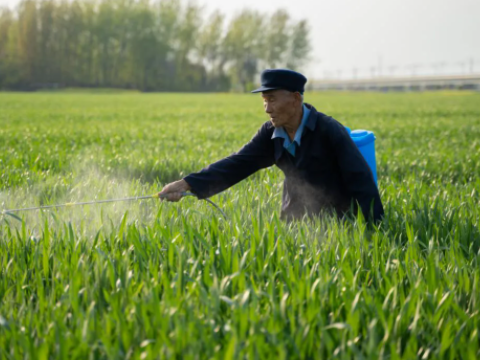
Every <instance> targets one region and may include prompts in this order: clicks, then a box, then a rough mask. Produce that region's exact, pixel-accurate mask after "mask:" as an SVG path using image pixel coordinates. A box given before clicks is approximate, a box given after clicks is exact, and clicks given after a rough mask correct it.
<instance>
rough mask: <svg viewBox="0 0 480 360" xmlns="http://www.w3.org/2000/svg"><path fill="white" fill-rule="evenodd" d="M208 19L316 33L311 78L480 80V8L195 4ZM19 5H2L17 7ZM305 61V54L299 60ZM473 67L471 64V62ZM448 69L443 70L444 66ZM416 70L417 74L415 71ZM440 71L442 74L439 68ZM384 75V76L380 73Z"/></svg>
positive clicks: (467, 1) (384, 2)
mask: <svg viewBox="0 0 480 360" xmlns="http://www.w3.org/2000/svg"><path fill="white" fill-rule="evenodd" d="M197 2H198V3H199V4H203V5H205V7H206V12H207V13H209V12H211V11H213V10H215V9H219V10H221V11H222V12H223V13H225V14H226V15H227V16H231V15H232V14H234V13H235V12H237V11H239V10H241V9H243V8H249V9H257V10H260V11H263V12H270V13H271V12H273V11H275V10H276V9H278V8H284V9H286V10H287V11H288V12H289V13H290V14H291V16H292V17H293V18H294V19H296V20H299V19H302V18H306V19H307V20H308V21H309V24H310V26H311V40H312V45H313V49H314V51H313V54H312V58H313V59H312V61H311V63H310V65H309V66H308V67H307V68H306V69H304V73H305V75H307V77H309V78H323V77H325V76H328V77H342V78H347V77H352V76H353V73H354V72H353V71H354V70H353V69H354V68H357V69H358V70H357V76H359V77H365V76H370V75H371V71H372V70H371V68H372V67H376V68H377V69H378V68H379V65H381V69H382V71H381V74H383V75H388V74H390V73H391V72H392V69H391V68H390V66H397V68H396V69H394V70H393V71H394V72H393V73H394V74H395V75H400V74H412V73H413V71H415V73H416V74H430V73H433V72H436V73H469V72H470V71H471V69H472V68H473V70H474V72H476V73H478V72H480V0H273V1H271V0H241V1H236V0H235V1H234V0H197ZM16 3H18V0H0V5H9V6H14V5H15V4H16ZM300 56H301V54H300ZM472 60H473V61H472ZM441 63H444V64H443V65H439V64H441ZM412 64H416V65H417V68H416V69H415V70H412ZM435 64H437V65H436V67H435ZM375 71H378V70H375Z"/></svg>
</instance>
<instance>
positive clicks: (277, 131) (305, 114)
mask: <svg viewBox="0 0 480 360" xmlns="http://www.w3.org/2000/svg"><path fill="white" fill-rule="evenodd" d="M310 111H311V110H310V109H309V108H308V107H306V106H305V104H303V116H302V121H301V122H300V126H299V127H298V129H297V132H296V133H295V138H294V139H293V141H294V142H296V143H297V144H298V145H299V146H300V143H301V140H302V134H303V128H304V127H305V125H306V124H307V121H308V117H309V115H310ZM277 137H281V138H284V139H285V141H287V142H288V143H290V138H289V137H288V134H287V132H286V131H285V129H284V128H283V127H281V128H275V130H274V131H273V134H272V139H275V138H277Z"/></svg>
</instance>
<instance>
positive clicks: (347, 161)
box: [159, 69, 383, 221]
mask: <svg viewBox="0 0 480 360" xmlns="http://www.w3.org/2000/svg"><path fill="white" fill-rule="evenodd" d="M306 82H307V79H306V78H305V77H304V76H303V75H302V74H300V73H298V72H295V71H291V70H286V69H271V70H265V71H264V72H263V73H262V75H261V85H262V86H261V87H260V88H258V89H256V90H254V91H252V92H253V93H257V92H261V93H262V98H263V105H264V107H265V112H266V113H267V114H268V115H269V117H270V120H269V121H267V122H266V123H264V124H263V125H262V127H261V128H260V129H259V130H258V132H257V134H256V135H255V136H254V137H253V138H252V139H251V140H250V142H248V143H247V144H246V145H245V146H244V147H242V148H241V149H240V151H239V152H237V153H234V154H232V155H230V156H228V157H226V158H224V159H222V160H220V161H217V162H215V163H213V164H211V165H210V166H207V167H206V168H205V169H203V170H201V171H200V172H197V173H192V174H190V175H188V176H186V177H185V178H183V179H182V180H179V181H175V182H173V183H171V184H168V185H166V186H165V187H164V188H163V190H162V191H161V192H160V193H159V196H160V195H162V197H163V198H165V199H167V200H169V201H178V200H180V198H181V197H182V194H181V193H182V192H185V191H190V190H191V191H192V192H193V193H195V194H196V195H197V196H198V197H199V198H200V199H203V198H207V197H210V196H212V195H215V194H217V193H219V192H221V191H223V190H225V189H227V188H229V187H230V186H232V185H234V184H236V183H238V182H239V181H241V180H243V179H245V178H247V177H248V176H250V175H252V174H253V173H255V172H256V171H258V170H260V169H263V168H267V167H269V166H272V165H274V164H275V165H277V166H278V167H279V168H280V169H281V170H282V171H283V172H284V174H285V181H284V186H283V202H282V217H283V218H287V219H291V218H300V217H302V216H303V215H305V214H309V215H315V214H317V215H318V214H320V213H321V212H322V211H327V212H332V213H335V214H337V215H339V216H342V215H344V214H345V213H347V212H348V211H349V210H350V209H353V210H354V211H356V210H355V209H356V208H357V206H358V205H360V207H361V210H362V212H363V214H364V216H365V218H366V219H367V221H372V220H373V221H377V220H380V219H381V218H382V216H383V207H382V203H381V200H380V195H379V193H378V189H377V186H376V184H375V180H374V178H373V175H372V172H371V170H370V168H369V166H368V164H367V162H366V161H365V159H364V158H363V156H362V154H361V153H360V151H359V150H358V149H357V147H356V145H355V143H354V142H353V141H352V139H351V138H350V135H349V134H348V133H347V131H346V130H345V128H344V127H343V126H342V125H341V124H340V123H339V122H338V121H336V120H335V119H333V118H332V117H330V116H327V115H325V114H323V113H321V112H318V111H317V110H316V109H315V108H314V107H313V106H311V105H309V104H306V103H305V104H304V103H303V92H304V88H305V83H306ZM357 204H358V205H357Z"/></svg>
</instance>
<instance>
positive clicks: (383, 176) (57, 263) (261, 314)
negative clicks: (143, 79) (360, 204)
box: [0, 90, 480, 360]
mask: <svg viewBox="0 0 480 360" xmlns="http://www.w3.org/2000/svg"><path fill="white" fill-rule="evenodd" d="M306 101H307V102H309V103H311V104H313V105H314V106H315V107H316V109H317V110H319V111H322V112H324V113H326V114H328V115H331V116H333V117H334V118H336V119H337V120H339V121H340V122H341V123H343V124H344V125H346V126H349V127H350V128H352V129H368V130H372V131H374V133H375V135H376V137H377V141H376V151H377V167H378V177H379V188H380V193H381V197H382V200H383V203H384V207H385V221H384V222H383V223H382V224H381V225H380V226H379V227H377V228H370V227H367V226H366V225H365V223H364V222H363V220H362V218H361V217H360V218H359V219H357V220H355V221H354V220H346V221H343V222H342V221H339V220H337V219H332V218H314V219H304V220H302V221H297V222H293V223H285V222H283V221H281V220H280V219H279V215H280V204H281V192H282V181H283V174H282V173H281V171H279V170H278V169H276V168H270V169H267V170H264V171H261V172H258V173H256V174H254V175H253V176H252V177H250V178H249V179H247V180H245V181H243V182H241V183H239V184H237V185H235V186H234V187H232V188H230V189H229V190H227V191H225V192H223V193H221V194H219V195H216V196H214V197H212V200H213V201H214V202H215V203H217V204H218V205H219V206H220V207H221V209H223V211H224V212H225V214H226V215H227V219H224V218H223V217H222V215H221V213H220V212H219V211H217V210H216V209H215V208H213V207H212V206H210V205H209V204H208V203H206V202H205V201H200V200H197V199H195V198H193V197H187V198H184V199H182V200H181V201H180V202H179V203H167V202H161V201H159V200H157V199H147V200H143V201H136V202H122V203H115V204H102V205H89V206H80V207H68V208H63V209H57V210H54V211H53V210H52V211H47V210H43V211H31V212H23V213H16V214H17V215H18V217H19V218H15V217H13V216H10V215H6V214H3V215H0V359H327V358H336V359H353V358H355V359H362V358H363V359H379V358H381V359H415V358H419V359H471V360H475V359H478V358H480V333H479V331H480V314H479V311H480V271H479V270H480V229H479V227H480V223H479V218H480V216H479V215H480V210H479V209H480V195H479V191H480V94H479V93H473V92H472V93H470V92H437V93H402V94H369V93H358V94H356V93H310V94H306ZM266 120H267V118H266V115H265V114H264V112H263V106H262V101H261V98H260V96H259V95H251V94H161V93H160V94H140V93H135V92H109V91H100V92H86V91H79V90H78V91H66V92H61V93H33V94H14V93H0V210H4V209H13V208H18V207H28V206H39V205H48V204H57V203H65V202H78V201H88V200H95V199H97V200H101V199H109V198H115V197H127V196H137V195H150V194H155V193H156V192H158V191H160V190H161V188H162V186H163V185H164V184H166V183H168V182H170V181H173V180H176V179H178V178H180V177H182V176H184V175H186V174H188V173H189V172H192V171H197V170H200V169H201V168H202V167H204V166H205V165H208V164H209V163H211V162H213V161H215V160H218V159H220V158H222V157H224V156H227V155H229V154H231V153H232V152H234V151H237V150H238V149H239V148H240V147H241V146H242V145H243V144H244V143H246V142H247V141H248V140H249V139H250V138H251V137H252V136H253V134H254V133H255V132H256V130H257V129H258V128H259V127H260V125H261V124H262V123H263V122H264V121H266ZM19 219H20V220H19Z"/></svg>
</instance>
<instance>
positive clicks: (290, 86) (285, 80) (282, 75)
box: [252, 69, 307, 94]
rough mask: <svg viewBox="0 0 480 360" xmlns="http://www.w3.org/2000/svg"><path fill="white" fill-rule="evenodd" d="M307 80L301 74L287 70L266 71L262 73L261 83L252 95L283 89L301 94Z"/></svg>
mask: <svg viewBox="0 0 480 360" xmlns="http://www.w3.org/2000/svg"><path fill="white" fill-rule="evenodd" d="M306 82H307V78H306V77H305V76H303V75H302V74H300V73H298V72H296V71H293V70H288V69H267V70H264V71H263V72H262V76H261V83H262V86H260V87H259V88H258V89H256V90H253V91H252V93H257V92H261V91H268V90H276V89H284V90H288V91H292V92H297V91H298V92H299V93H300V94H303V92H304V91H305V83H306Z"/></svg>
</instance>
